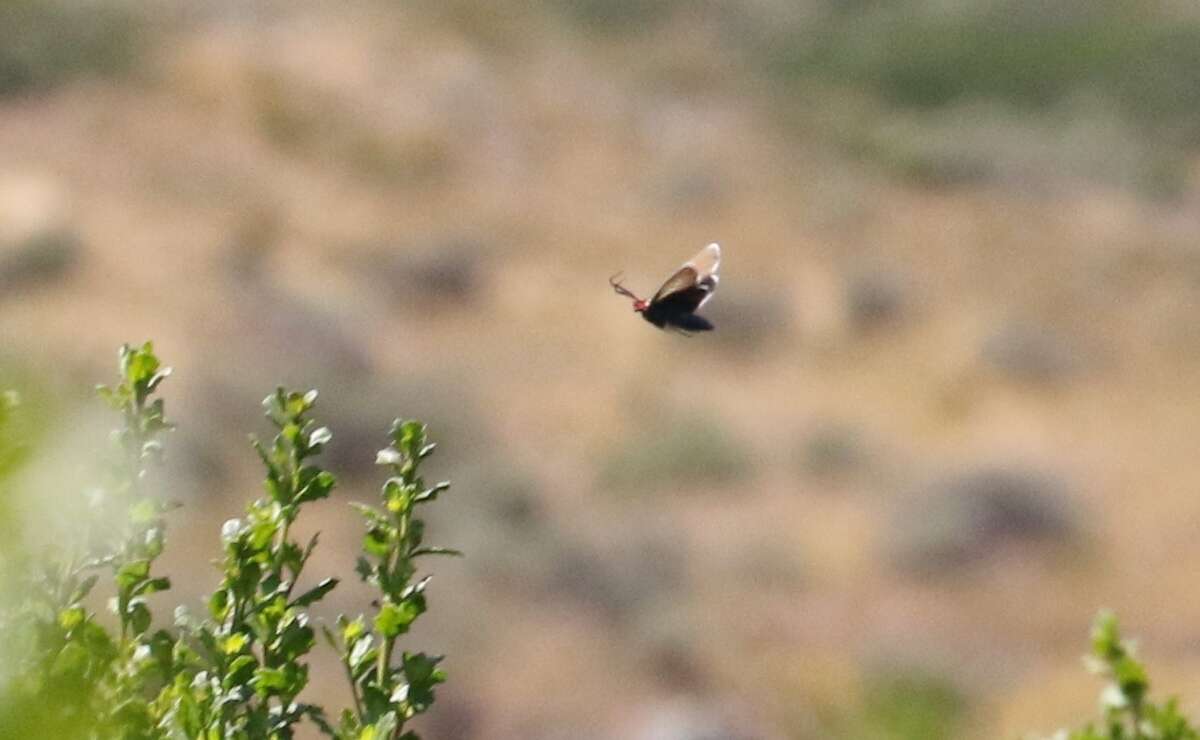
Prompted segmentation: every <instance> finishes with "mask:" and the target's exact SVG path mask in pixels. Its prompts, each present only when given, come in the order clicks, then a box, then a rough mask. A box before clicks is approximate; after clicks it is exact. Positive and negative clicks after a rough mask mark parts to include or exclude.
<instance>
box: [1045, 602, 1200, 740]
mask: <svg viewBox="0 0 1200 740" xmlns="http://www.w3.org/2000/svg"><path fill="white" fill-rule="evenodd" d="M1089 665H1090V667H1091V670H1092V672H1093V673H1095V674H1096V675H1098V676H1101V677H1102V678H1104V679H1105V680H1106V681H1108V685H1107V686H1106V687H1105V688H1104V691H1103V692H1102V693H1101V694H1100V703H1101V706H1102V707H1103V712H1104V717H1103V718H1102V719H1101V720H1100V722H1098V723H1095V724H1088V725H1086V726H1084V727H1083V728H1082V729H1079V730H1075V731H1073V732H1071V733H1069V734H1067V733H1065V732H1063V733H1060V734H1059V735H1056V736H1055V737H1066V738H1069V739H1070V740H1196V738H1200V732H1198V731H1197V730H1196V728H1195V727H1194V726H1193V725H1192V724H1191V723H1190V722H1189V721H1188V719H1187V718H1186V717H1184V716H1183V715H1182V714H1180V712H1179V706H1178V704H1177V702H1176V700H1175V699H1173V698H1172V699H1168V700H1167V701H1166V702H1165V703H1162V704H1157V703H1155V702H1152V701H1150V700H1149V698H1148V693H1149V690H1150V679H1149V677H1148V675H1147V673H1146V667H1145V666H1144V665H1142V664H1141V663H1140V662H1138V660H1137V658H1136V656H1135V655H1134V651H1133V646H1132V645H1131V644H1130V643H1129V642H1128V641H1126V640H1123V639H1121V633H1120V629H1119V628H1118V626H1117V618H1116V617H1115V616H1114V615H1113V614H1112V613H1111V612H1107V611H1105V612H1101V613H1100V615H1099V616H1098V617H1096V622H1095V624H1094V625H1093V626H1092V653H1091V656H1090V657H1089Z"/></svg>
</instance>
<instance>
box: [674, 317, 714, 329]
mask: <svg viewBox="0 0 1200 740" xmlns="http://www.w3.org/2000/svg"><path fill="white" fill-rule="evenodd" d="M678 318H679V320H678V321H677V322H676V323H675V326H677V327H678V328H679V329H680V331H683V332H684V333H687V332H693V331H712V330H713V325H712V322H711V321H709V320H708V319H706V318H704V317H703V316H697V315H696V314H694V313H688V314H684V315H682V316H680V317H678Z"/></svg>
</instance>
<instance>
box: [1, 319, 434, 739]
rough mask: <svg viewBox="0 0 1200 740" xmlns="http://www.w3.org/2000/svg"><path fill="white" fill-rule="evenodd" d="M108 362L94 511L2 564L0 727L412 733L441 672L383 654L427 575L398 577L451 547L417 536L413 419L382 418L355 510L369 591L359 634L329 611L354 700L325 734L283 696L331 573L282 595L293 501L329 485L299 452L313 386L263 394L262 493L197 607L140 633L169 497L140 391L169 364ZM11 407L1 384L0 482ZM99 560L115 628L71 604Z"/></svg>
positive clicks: (298, 571)
mask: <svg viewBox="0 0 1200 740" xmlns="http://www.w3.org/2000/svg"><path fill="white" fill-rule="evenodd" d="M120 371H121V379H120V382H119V383H118V384H117V385H116V386H113V387H101V388H100V389H99V391H100V395H101V396H102V397H103V398H104V399H105V400H107V401H108V403H109V404H110V405H111V407H112V408H113V409H114V410H115V411H116V412H117V413H118V414H119V416H120V418H121V425H120V427H119V428H118V429H116V430H115V431H114V433H113V435H112V439H113V455H112V459H111V462H110V463H109V464H108V465H107V466H106V467H105V469H104V471H103V473H102V476H101V478H102V479H101V484H100V485H98V486H97V487H96V488H95V490H93V491H91V493H90V495H91V499H92V500H93V502H94V505H93V508H94V509H95V513H96V514H97V519H96V522H95V523H93V524H91V525H90V527H89V529H88V531H87V532H85V536H83V537H81V538H79V539H78V541H77V542H74V543H68V544H66V545H63V546H61V547H59V548H58V549H56V550H49V551H46V552H43V553H39V554H38V557H36V558H35V557H27V558H22V559H18V558H6V559H5V560H4V565H5V571H4V577H5V581H4V585H5V586H6V589H8V590H6V593H10V594H15V595H16V596H17V597H18V598H15V599H10V600H9V601H8V603H5V604H3V605H0V629H2V630H3V634H5V636H6V641H11V642H12V644H13V648H14V653H13V656H12V658H11V659H10V660H7V661H5V663H4V664H3V665H0V738H10V737H11V738H18V737H21V738H24V737H78V738H96V739H100V738H129V739H130V740H133V739H134V738H139V739H140V738H180V737H206V738H245V739H247V740H249V739H250V738H277V739H280V740H283V739H286V738H291V737H293V736H294V735H295V732H296V726H297V725H298V724H300V723H302V722H304V721H306V720H311V721H312V722H313V723H314V724H315V725H316V727H317V728H318V729H319V730H320V731H322V732H323V733H325V734H326V735H328V736H330V737H338V738H363V737H371V738H379V739H382V738H393V739H394V738H401V737H403V738H406V739H409V740H411V739H412V738H416V737H417V736H416V734H415V733H414V732H412V731H408V732H405V731H404V726H405V723H406V722H407V721H408V720H410V719H411V718H412V717H414V716H415V715H417V714H419V713H421V712H424V711H426V710H427V709H428V708H429V706H430V705H431V704H432V703H433V700H434V694H433V687H434V686H435V685H436V684H438V683H440V682H442V681H444V680H445V675H444V674H443V673H442V671H440V670H439V669H438V668H437V664H438V662H439V661H440V658H438V657H430V656H427V655H425V654H424V653H410V652H407V651H403V652H400V654H399V655H398V656H395V657H393V649H394V647H395V645H396V642H397V639H398V638H399V637H400V636H401V635H403V634H404V633H406V632H407V631H408V629H409V627H410V626H411V624H412V622H413V621H414V620H415V619H416V618H417V617H418V616H420V614H421V613H423V612H424V611H425V609H426V597H425V588H426V586H427V584H428V581H429V579H428V578H425V579H422V580H419V581H415V582H414V581H413V576H414V574H415V567H414V565H413V561H414V560H415V559H416V558H418V557H420V556H422V555H432V554H446V553H452V552H453V551H450V550H444V549H441V548H436V547H429V546H425V545H423V543H422V532H423V525H422V522H421V521H420V520H419V519H416V518H414V517H413V515H412V513H413V507H415V506H416V505H418V504H421V503H426V502H431V501H433V500H434V499H436V497H437V496H438V494H439V493H441V492H442V491H444V490H445V489H446V488H447V487H448V485H449V484H446V483H439V484H437V485H434V486H432V487H429V488H426V487H425V486H424V483H423V482H422V480H421V478H420V477H419V476H418V475H417V466H418V465H419V461H420V460H421V459H422V458H424V457H426V456H428V455H429V453H430V452H432V450H433V445H429V444H426V442H425V429H424V427H423V426H422V425H421V424H419V423H417V422H403V423H401V422H397V423H396V424H395V427H394V429H393V433H392V446H390V447H388V448H387V449H386V450H384V451H383V452H381V453H380V460H381V461H382V462H385V463H387V464H389V465H390V466H391V467H392V473H393V474H394V475H393V477H392V478H390V479H389V480H388V481H387V483H386V484H385V486H384V505H385V508H386V511H387V513H382V512H375V513H374V517H372V518H370V521H369V524H370V529H369V532H368V538H367V545H366V546H365V548H364V549H366V551H367V552H368V554H369V555H374V557H373V558H370V557H367V558H362V559H360V566H359V569H360V573H362V574H363V575H364V577H365V578H367V580H369V581H370V582H371V583H372V584H373V585H375V586H377V587H378V588H379V589H380V591H381V592H382V596H381V600H380V602H379V603H380V607H379V609H378V611H377V613H376V615H375V617H374V619H373V620H372V624H373V627H374V629H373V630H372V629H368V628H367V627H366V622H365V619H364V618H361V617H360V618H359V619H358V620H355V621H354V622H350V621H348V620H345V619H341V620H339V623H340V627H341V633H342V634H341V639H340V642H341V644H343V645H345V646H347V650H346V654H345V655H343V660H344V661H346V662H347V665H351V666H354V667H355V672H354V673H352V674H351V675H350V680H351V683H352V685H353V688H354V691H355V711H350V710H346V711H344V712H343V713H342V719H341V721H340V724H339V726H338V727H336V728H335V727H334V726H333V725H332V724H331V723H330V722H329V721H328V720H327V719H326V718H325V711H324V709H323V708H322V707H319V706H315V705H311V704H306V703H303V702H300V701H298V699H297V697H298V695H299V694H300V692H301V691H302V690H303V689H304V687H305V686H306V685H307V683H308V679H309V672H308V671H309V669H308V664H307V662H306V658H307V656H308V654H309V653H310V651H311V650H312V649H313V647H314V646H315V643H316V640H315V635H316V632H315V629H314V626H313V625H312V624H311V623H310V622H311V620H310V616H309V614H308V612H307V609H308V607H310V606H312V605H313V604H316V603H318V602H319V601H321V600H322V599H323V598H324V597H325V596H326V595H328V594H329V593H330V592H331V591H332V590H333V589H334V588H335V587H336V586H337V583H338V579H337V578H325V579H323V580H321V581H319V582H317V583H316V584H315V585H313V586H310V587H308V588H306V589H304V590H299V591H298V590H297V589H296V584H297V583H298V582H299V581H300V580H301V575H302V572H303V570H304V567H305V565H306V563H307V562H308V561H309V558H310V557H311V555H312V553H313V551H314V549H315V547H316V545H317V537H316V536H313V537H312V538H311V539H310V540H309V541H308V542H306V543H299V542H296V541H294V540H293V539H292V538H291V537H290V536H289V532H290V529H291V526H292V525H293V524H294V523H295V521H296V519H297V518H298V517H299V515H300V514H301V512H302V510H303V508H304V507H305V505H307V504H309V503H311V502H313V501H317V500H319V499H322V498H325V497H327V496H329V494H330V493H331V491H332V490H333V488H334V485H335V483H336V481H335V479H334V476H333V475H332V474H331V473H330V472H328V471H326V470H324V469H322V468H321V467H319V466H318V465H317V464H316V463H315V462H314V458H315V457H316V456H317V455H318V454H319V453H320V452H321V451H322V449H323V448H324V446H325V445H326V444H327V443H328V442H329V441H330V439H331V438H332V435H331V433H330V431H329V430H328V429H327V428H326V427H322V426H319V425H318V424H317V423H316V422H314V421H313V420H312V418H311V413H312V411H313V406H314V404H315V402H316V397H317V394H316V392H315V391H309V392H308V393H303V394H301V393H294V392H288V391H286V390H284V389H282V388H281V389H279V390H277V391H276V392H275V393H273V394H271V395H270V396H268V397H267V399H266V400H265V401H264V406H265V408H266V412H267V418H268V419H269V420H270V422H271V424H272V425H273V426H274V427H275V429H276V434H275V436H274V439H273V440H272V442H271V444H270V445H269V446H268V445H265V444H262V443H260V442H258V441H255V442H254V448H255V449H256V450H257V451H258V454H259V457H260V458H261V460H262V462H263V465H264V466H265V468H266V479H265V481H264V489H265V493H264V495H263V496H262V497H261V498H259V499H257V500H255V501H253V502H251V504H250V505H249V506H248V507H247V513H246V516H245V517H244V518H242V519H234V520H231V521H229V522H227V523H226V524H225V526H224V527H223V528H222V532H221V542H222V546H223V558H222V559H221V560H220V561H219V567H220V570H221V581H220V583H219V585H218V586H217V588H216V590H215V591H214V592H213V593H212V594H211V595H210V596H209V597H208V599H207V606H208V613H207V615H206V616H205V617H203V618H197V617H193V616H191V615H189V614H188V613H187V612H186V610H184V609H183V608H182V607H181V608H179V609H177V610H176V612H175V625H174V627H173V628H171V629H155V628H154V622H155V620H154V614H153V612H152V610H151V608H150V603H149V601H148V598H147V597H149V596H150V595H151V594H154V593H157V592H160V591H164V590H166V589H168V588H169V587H170V581H169V579H167V578H166V577H163V576H160V575H157V574H156V573H155V572H154V567H153V566H154V562H155V560H156V559H157V558H158V556H159V555H160V554H161V553H162V550H163V546H164V531H165V524H166V513H167V511H168V509H169V508H170V507H169V506H168V505H167V503H166V501H165V499H164V498H163V497H162V496H161V495H160V494H159V492H158V487H159V486H158V485H157V483H156V476H155V475H154V473H155V471H156V469H157V468H158V466H159V464H160V462H161V460H162V449H163V448H162V444H161V440H160V439H159V436H160V434H161V433H162V432H164V431H167V430H169V429H170V428H171V427H172V425H171V424H170V423H169V422H167V421H166V418H165V415H164V408H163V403H162V400H161V399H158V398H155V393H156V391H157V390H158V388H159V386H160V385H161V383H162V382H163V380H165V379H166V378H167V377H168V375H169V374H170V369H169V368H165V367H162V366H161V364H160V363H159V360H158V358H157V357H156V356H155V354H154V352H153V348H152V347H151V345H150V344H149V343H147V344H145V345H142V346H141V347H136V348H135V347H129V346H126V347H122V349H121V353H120ZM17 402H18V398H17V397H16V395H15V394H4V395H0V443H2V444H0V483H2V482H3V481H4V478H5V476H4V472H5V471H6V470H7V469H8V468H9V467H10V466H11V465H14V464H15V463H16V461H18V460H19V458H20V456H21V455H22V454H23V446H22V445H19V444H17V440H16V439H15V438H14V437H13V436H12V435H11V430H12V429H13V428H14V425H13V424H11V423H10V422H11V417H12V416H13V415H14V411H15V410H16V409H17V408H18V407H17ZM364 511H374V510H371V509H370V507H364ZM85 518H86V517H85ZM106 571H107V572H111V574H112V588H113V589H114V591H115V596H114V597H113V598H112V599H111V600H110V605H111V608H112V610H113V611H114V612H115V613H116V615H117V618H118V629H117V630H116V632H115V633H114V632H112V631H110V630H109V629H108V628H107V627H106V626H104V624H103V622H101V621H97V619H96V617H95V615H94V614H93V613H92V612H91V611H90V609H89V607H88V602H87V599H88V595H89V593H90V592H91V591H92V590H93V588H94V587H95V586H96V585H97V583H98V582H99V581H100V579H101V577H102V574H103V573H104V572H106ZM14 584H15V586H14ZM326 631H327V633H328V630H326ZM360 638H361V639H360ZM375 645H378V649H376V648H375ZM372 733H373V734H372ZM402 733H404V734H402Z"/></svg>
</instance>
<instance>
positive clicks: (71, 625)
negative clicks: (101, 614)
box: [58, 606, 87, 632]
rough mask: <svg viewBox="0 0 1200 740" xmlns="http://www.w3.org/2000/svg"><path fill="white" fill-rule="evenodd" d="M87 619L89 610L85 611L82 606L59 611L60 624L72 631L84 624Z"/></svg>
mask: <svg viewBox="0 0 1200 740" xmlns="http://www.w3.org/2000/svg"><path fill="white" fill-rule="evenodd" d="M85 619H87V612H85V611H84V610H83V607H81V606H75V607H71V608H70V609H63V610H62V611H61V612H59V613H58V626H60V627H62V628H63V629H64V630H67V631H68V632H70V631H71V630H73V629H75V628H76V627H78V626H79V625H81V624H83V621H84V620H85Z"/></svg>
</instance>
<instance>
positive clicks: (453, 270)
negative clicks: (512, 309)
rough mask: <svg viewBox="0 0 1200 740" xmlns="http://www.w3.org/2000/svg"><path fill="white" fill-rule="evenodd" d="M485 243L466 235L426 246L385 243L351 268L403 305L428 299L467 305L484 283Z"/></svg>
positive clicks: (379, 290)
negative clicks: (402, 245) (410, 246)
mask: <svg viewBox="0 0 1200 740" xmlns="http://www.w3.org/2000/svg"><path fill="white" fill-rule="evenodd" d="M485 250H486V248H485V246H484V245H483V244H481V243H479V242H477V241H474V240H471V239H465V238H449V239H445V240H443V241H439V242H437V243H434V244H432V245H430V246H428V247H417V248H405V247H401V246H396V245H385V246H381V247H378V248H375V249H371V250H368V251H367V253H366V254H365V256H363V257H362V258H360V259H357V260H356V262H355V264H354V269H355V270H356V272H358V274H359V275H360V276H361V277H362V279H363V281H364V283H365V284H366V286H367V288H368V289H369V290H373V291H377V292H379V293H381V294H383V295H386V296H388V297H389V298H390V299H391V300H392V301H393V302H394V303H396V304H398V305H402V306H405V307H419V306H423V305H425V304H427V303H428V302H430V301H437V302H439V303H442V304H457V305H468V304H471V303H473V302H474V301H475V300H476V299H477V298H478V295H479V291H480V288H481V287H482V284H483V276H482V265H481V263H482V257H483V255H484V253H485Z"/></svg>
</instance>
